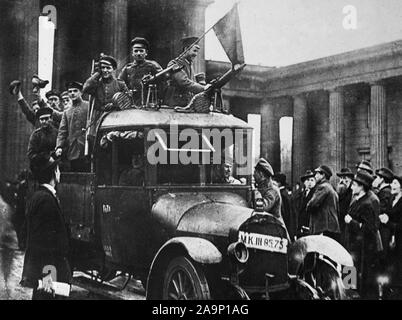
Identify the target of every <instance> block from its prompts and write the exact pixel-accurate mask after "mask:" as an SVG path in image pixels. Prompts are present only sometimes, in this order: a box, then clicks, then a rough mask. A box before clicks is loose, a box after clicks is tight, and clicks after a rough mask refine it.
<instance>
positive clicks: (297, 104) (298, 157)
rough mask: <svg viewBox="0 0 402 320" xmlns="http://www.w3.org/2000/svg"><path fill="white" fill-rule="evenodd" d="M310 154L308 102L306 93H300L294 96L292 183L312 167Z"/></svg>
mask: <svg viewBox="0 0 402 320" xmlns="http://www.w3.org/2000/svg"><path fill="white" fill-rule="evenodd" d="M309 154H310V151H309V144H308V114H307V103H306V97H305V95H304V94H300V95H297V96H294V97H293V152H292V184H295V183H296V182H298V181H299V180H300V176H302V175H303V174H304V173H305V171H306V170H307V169H309V168H310V161H309V160H310V157H309Z"/></svg>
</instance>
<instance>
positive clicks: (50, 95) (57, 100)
mask: <svg viewBox="0 0 402 320" xmlns="http://www.w3.org/2000/svg"><path fill="white" fill-rule="evenodd" d="M45 97H46V99H47V104H48V105H49V107H50V108H52V109H53V110H57V111H60V112H62V111H63V106H62V104H61V96H60V93H59V92H57V91H56V90H50V91H48V92H46V94H45Z"/></svg>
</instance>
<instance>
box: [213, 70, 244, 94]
mask: <svg viewBox="0 0 402 320" xmlns="http://www.w3.org/2000/svg"><path fill="white" fill-rule="evenodd" d="M245 66H246V64H245V63H243V64H236V65H234V66H233V67H232V69H230V70H229V71H227V72H226V73H225V74H224V75H222V76H220V77H218V78H216V79H214V80H212V81H211V82H210V84H211V87H209V88H208V89H207V90H206V91H212V90H216V89H220V88H222V87H223V86H224V85H225V84H227V83H228V82H229V81H230V80H231V79H232V78H233V77H234V76H235V75H237V74H238V73H239V72H240V71H242V70H243V69H244V67H245Z"/></svg>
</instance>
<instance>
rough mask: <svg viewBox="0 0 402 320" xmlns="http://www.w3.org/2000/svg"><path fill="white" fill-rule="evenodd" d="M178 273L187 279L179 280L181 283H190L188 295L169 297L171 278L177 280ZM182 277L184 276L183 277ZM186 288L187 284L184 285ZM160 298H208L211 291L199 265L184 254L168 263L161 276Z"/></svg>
mask: <svg viewBox="0 0 402 320" xmlns="http://www.w3.org/2000/svg"><path fill="white" fill-rule="evenodd" d="M179 273H180V274H181V275H182V276H185V278H186V279H187V281H186V282H185V281H184V280H182V281H181V283H182V285H183V284H185V285H187V284H189V283H191V288H190V289H191V290H190V292H189V293H190V295H188V296H186V295H183V294H182V295H179V296H178V297H177V298H178V299H174V298H173V297H169V289H170V288H171V286H172V278H173V277H175V279H176V280H178V278H177V277H178V275H179ZM183 279H184V278H183ZM186 288H187V286H186ZM176 292H177V291H176ZM162 299H163V300H210V299H211V292H210V289H209V285H208V281H207V278H206V276H205V273H204V271H203V270H202V268H201V266H200V265H199V264H198V263H196V262H194V261H192V260H191V259H190V258H188V257H185V256H179V257H175V258H173V260H172V261H170V263H169V264H168V267H167V269H166V273H165V274H164V276H163V287H162Z"/></svg>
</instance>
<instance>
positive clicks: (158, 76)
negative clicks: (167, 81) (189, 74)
mask: <svg viewBox="0 0 402 320" xmlns="http://www.w3.org/2000/svg"><path fill="white" fill-rule="evenodd" d="M176 59H177V58H176ZM176 59H175V60H176ZM183 68H184V65H180V64H177V63H173V64H172V65H171V66H170V67H167V68H166V69H163V70H162V71H159V72H158V73H157V74H155V75H153V76H144V78H142V80H141V81H142V84H143V85H144V86H147V85H149V84H151V83H152V84H153V83H156V82H157V81H159V80H160V79H161V78H162V77H163V76H166V75H168V74H173V73H176V72H179V71H180V70H182V69H183Z"/></svg>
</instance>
